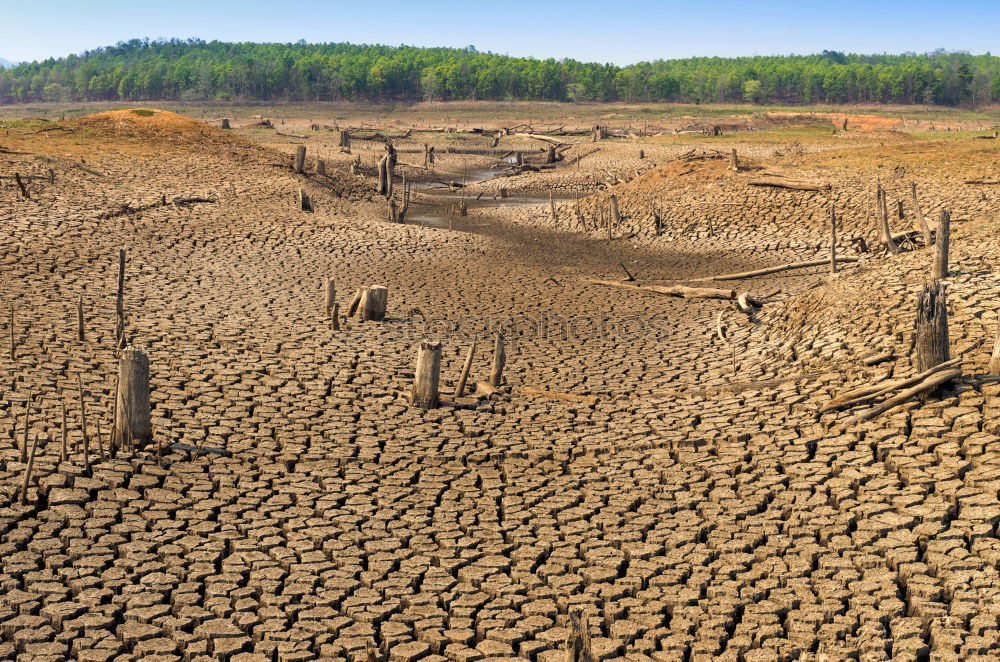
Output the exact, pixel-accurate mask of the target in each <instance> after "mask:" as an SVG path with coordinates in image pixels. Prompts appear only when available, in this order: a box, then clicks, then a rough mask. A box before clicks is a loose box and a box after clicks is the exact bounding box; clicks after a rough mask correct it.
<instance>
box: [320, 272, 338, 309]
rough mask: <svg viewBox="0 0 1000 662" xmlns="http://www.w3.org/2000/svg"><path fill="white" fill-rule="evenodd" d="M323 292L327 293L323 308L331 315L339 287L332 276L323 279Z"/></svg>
mask: <svg viewBox="0 0 1000 662" xmlns="http://www.w3.org/2000/svg"><path fill="white" fill-rule="evenodd" d="M323 294H324V295H325V299H324V302H323V310H324V311H325V313H326V316H327V317H329V316H330V311H332V310H333V302H334V301H335V300H336V299H337V288H336V287H335V286H334V284H333V279H332V278H324V279H323Z"/></svg>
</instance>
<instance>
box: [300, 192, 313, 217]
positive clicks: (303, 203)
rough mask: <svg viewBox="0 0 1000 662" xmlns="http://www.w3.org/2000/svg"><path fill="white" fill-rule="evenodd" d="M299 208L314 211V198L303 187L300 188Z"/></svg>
mask: <svg viewBox="0 0 1000 662" xmlns="http://www.w3.org/2000/svg"><path fill="white" fill-rule="evenodd" d="M299 209H300V210H302V211H305V212H309V213H312V212H313V211H314V210H313V201H312V198H311V197H310V196H309V194H308V193H306V192H305V191H303V190H302V188H301V187H300V188H299Z"/></svg>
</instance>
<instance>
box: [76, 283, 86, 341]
mask: <svg viewBox="0 0 1000 662" xmlns="http://www.w3.org/2000/svg"><path fill="white" fill-rule="evenodd" d="M76 338H77V340H79V341H80V342H84V341H85V340H86V339H87V336H86V333H85V329H84V324H83V295H82V294H81V295H80V298H79V299H77V301H76Z"/></svg>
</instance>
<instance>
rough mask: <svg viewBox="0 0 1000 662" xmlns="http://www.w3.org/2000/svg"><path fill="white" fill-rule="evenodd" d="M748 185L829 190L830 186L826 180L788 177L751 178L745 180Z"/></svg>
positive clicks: (801, 189) (799, 189)
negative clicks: (817, 180)
mask: <svg viewBox="0 0 1000 662" xmlns="http://www.w3.org/2000/svg"><path fill="white" fill-rule="evenodd" d="M747 184H749V185H750V186H772V187H774V188H787V189H792V190H794V191H829V190H830V189H831V188H832V187H831V186H830V184H828V183H826V182H809V181H806V180H804V179H788V178H778V177H772V178H768V179H751V180H750V181H749V182H747Z"/></svg>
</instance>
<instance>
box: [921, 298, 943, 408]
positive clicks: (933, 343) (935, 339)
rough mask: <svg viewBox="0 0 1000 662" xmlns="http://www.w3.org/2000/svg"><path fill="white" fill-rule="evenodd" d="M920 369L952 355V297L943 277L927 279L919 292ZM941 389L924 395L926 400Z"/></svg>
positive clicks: (924, 400)
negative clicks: (950, 335)
mask: <svg viewBox="0 0 1000 662" xmlns="http://www.w3.org/2000/svg"><path fill="white" fill-rule="evenodd" d="M914 352H915V354H916V364H917V372H924V371H925V370H929V369H930V368H933V367H934V366H936V365H939V364H941V363H944V362H945V361H947V360H948V359H949V358H950V346H949V342H948V297H947V292H946V290H945V287H944V285H943V284H942V283H941V281H939V280H935V281H932V282H928V283H924V287H923V289H922V290H921V291H920V294H918V295H917V328H916V338H915V340H914ZM936 392H937V389H933V390H932V391H929V392H925V393H924V394H922V395H921V400H922V401H923V402H926V401H927V398H929V397H931V396H932V395H934V394H935V393H936Z"/></svg>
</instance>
